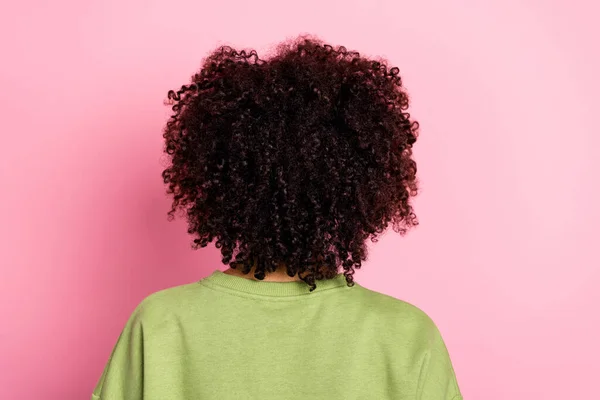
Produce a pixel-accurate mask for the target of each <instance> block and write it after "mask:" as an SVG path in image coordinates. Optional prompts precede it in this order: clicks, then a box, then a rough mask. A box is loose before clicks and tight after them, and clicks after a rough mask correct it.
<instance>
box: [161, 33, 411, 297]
mask: <svg viewBox="0 0 600 400" xmlns="http://www.w3.org/2000/svg"><path fill="white" fill-rule="evenodd" d="M276 50H277V51H276V53H275V54H274V55H273V56H271V57H270V58H268V59H267V60H262V59H260V58H259V57H258V55H257V52H256V51H255V50H249V51H247V50H241V51H236V50H234V49H232V48H231V47H230V46H221V47H218V48H217V49H216V50H213V51H212V52H211V53H210V55H209V56H207V57H206V58H205V59H204V60H203V63H202V67H201V69H200V70H199V72H197V73H196V74H194V75H193V76H192V78H191V83H190V84H187V85H183V86H182V87H181V89H179V90H177V91H174V90H171V91H169V92H168V100H167V102H168V104H170V105H172V110H173V113H172V115H171V117H170V119H169V120H168V122H167V123H166V127H165V129H164V134H163V137H164V139H165V149H164V151H165V152H166V154H167V155H168V156H167V158H168V159H169V165H168V166H167V168H166V169H165V170H164V171H163V173H162V177H163V180H164V183H165V184H168V189H167V193H168V194H172V195H173V202H172V206H171V210H170V211H169V213H168V216H169V220H172V219H173V214H174V212H175V211H176V210H180V211H182V213H181V215H184V214H186V216H187V222H188V233H189V234H190V235H194V236H195V239H194V240H193V244H192V248H194V249H198V248H199V247H206V246H207V244H208V243H210V242H212V241H213V240H215V239H216V244H215V245H216V247H217V248H219V249H220V251H221V254H222V262H223V263H224V264H229V266H230V267H231V268H234V269H236V268H238V267H241V268H242V272H243V273H244V274H248V273H249V272H250V271H251V270H252V268H255V272H254V277H255V278H256V279H259V280H263V279H264V277H265V276H266V274H268V273H270V272H273V271H275V270H277V269H278V268H279V267H280V263H285V268H286V270H287V274H288V275H289V276H290V277H293V276H295V275H296V274H298V276H299V278H300V279H301V280H302V281H304V282H305V283H306V284H307V285H309V286H310V291H311V292H312V291H313V290H314V289H315V288H316V282H315V281H316V280H320V279H331V278H333V277H334V276H336V275H337V274H338V273H339V272H338V271H339V267H340V266H341V267H342V268H343V270H344V276H345V278H346V281H347V284H348V285H349V286H353V285H354V282H353V277H352V275H353V274H354V271H355V269H358V268H360V267H361V262H362V261H364V260H366V259H367V248H366V243H365V241H366V240H367V239H368V238H371V241H372V242H376V241H377V237H378V235H379V234H381V233H382V232H383V231H384V230H385V229H386V228H387V226H388V224H389V223H390V222H392V224H393V228H394V231H396V232H397V233H399V234H401V235H404V234H405V233H406V232H407V230H408V228H410V227H412V226H415V225H417V224H418V221H417V217H416V215H415V214H414V212H413V208H412V206H411V202H410V200H411V196H415V195H416V194H417V190H418V180H417V177H416V172H417V167H416V163H415V161H414V160H413V159H412V158H411V157H412V145H413V144H414V143H415V141H416V140H417V132H418V127H419V125H418V122H416V121H414V120H411V118H410V114H409V113H407V112H406V110H407V109H408V105H409V98H408V95H407V93H406V91H405V90H404V87H403V85H402V81H401V78H400V76H399V69H398V68H397V67H394V68H389V69H388V67H387V65H386V62H385V60H383V59H382V58H378V59H377V60H373V59H367V58H366V57H364V56H362V57H361V56H360V54H359V53H358V52H354V51H347V50H346V48H345V47H344V46H339V47H337V49H336V48H334V47H333V46H331V45H328V44H324V43H323V41H322V40H320V39H317V38H315V37H313V36H309V35H300V36H299V37H297V38H295V39H291V40H290V39H288V40H286V41H284V42H281V43H280V44H278V45H277V46H276Z"/></svg>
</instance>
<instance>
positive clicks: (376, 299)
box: [358, 285, 440, 344]
mask: <svg viewBox="0 0 600 400" xmlns="http://www.w3.org/2000/svg"><path fill="white" fill-rule="evenodd" d="M358 286H359V291H360V297H361V301H363V302H364V303H365V305H366V307H368V309H369V312H370V313H371V314H372V315H374V316H376V317H377V318H378V319H380V320H381V322H382V323H384V324H385V325H386V330H388V331H389V332H392V333H397V334H402V335H408V336H412V337H415V338H418V339H419V341H420V342H424V344H432V343H433V342H435V341H436V338H437V337H438V336H440V331H439V329H438V327H437V325H436V323H435V322H434V321H433V319H432V318H431V317H430V316H429V314H428V313H427V312H425V311H424V310H423V309H421V308H420V307H418V306H416V305H415V304H413V303H411V302H408V301H405V300H401V299H399V298H396V297H393V296H391V295H388V294H385V293H381V292H377V291H375V290H372V289H368V288H366V287H364V286H362V285H358ZM404 337H406V336H404ZM425 342H426V343H425Z"/></svg>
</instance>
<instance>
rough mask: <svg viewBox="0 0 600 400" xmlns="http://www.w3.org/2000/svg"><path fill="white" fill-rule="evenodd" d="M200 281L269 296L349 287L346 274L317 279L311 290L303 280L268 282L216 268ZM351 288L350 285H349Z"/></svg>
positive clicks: (283, 295)
mask: <svg viewBox="0 0 600 400" xmlns="http://www.w3.org/2000/svg"><path fill="white" fill-rule="evenodd" d="M199 283H201V284H206V285H208V286H211V287H213V288H215V287H221V288H227V289H230V290H235V291H238V292H244V293H247V294H249V295H258V296H268V297H290V296H298V295H305V294H309V295H310V294H314V293H320V292H323V291H325V290H330V289H335V288H343V287H348V284H347V283H346V277H345V276H344V274H341V273H340V274H337V275H336V276H335V277H334V278H332V279H326V280H321V281H316V285H317V287H316V288H315V290H313V291H312V292H310V286H308V285H307V284H306V283H305V282H302V281H292V282H266V281H256V280H252V279H248V278H243V277H241V276H236V275H229V274H226V273H224V272H223V271H221V270H215V271H214V272H213V273H212V274H210V275H209V276H207V277H206V278H204V279H202V280H201V281H200V282H199ZM348 288H349V287H348Z"/></svg>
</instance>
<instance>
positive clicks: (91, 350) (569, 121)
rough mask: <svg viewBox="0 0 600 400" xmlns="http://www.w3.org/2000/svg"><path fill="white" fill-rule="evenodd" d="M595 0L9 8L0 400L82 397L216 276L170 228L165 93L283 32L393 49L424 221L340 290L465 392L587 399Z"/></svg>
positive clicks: (594, 181)
mask: <svg viewBox="0 0 600 400" xmlns="http://www.w3.org/2000/svg"><path fill="white" fill-rule="evenodd" d="M567 3H570V4H571V6H567V5H566V4H567ZM595 4H596V2H593V1H591V0H589V1H574V2H565V1H557V0H555V1H547V0H546V1H542V0H538V1H534V0H531V1H525V0H522V1H516V0H502V1H501V0H497V1H487V2H486V1H480V0H464V1H448V0H437V1H433V0H429V1H423V0H421V1H410V2H409V1H398V0H386V1H375V0H370V1H348V0H343V1H337V0H336V1H331V0H330V1H322V0H319V1H313V0H309V1H304V2H301V3H298V2H296V3H286V2H283V1H252V2H247V1H237V2H231V1H229V2H227V1H218V2H215V5H211V4H209V3H208V2H199V1H185V2H184V1H166V0H164V1H116V0H110V1H107V0H104V1H102V2H100V1H45V2H43V1H37V2H34V1H24V2H12V3H10V4H7V5H4V4H3V7H2V11H1V12H0V15H1V17H0V18H1V19H2V20H1V21H0V22H1V24H0V26H1V29H2V35H0V37H1V39H0V40H1V41H2V46H1V48H2V55H3V57H2V58H3V61H2V67H1V68H2V74H1V75H0V79H1V92H0V93H1V94H0V96H1V97H0V105H1V108H0V110H1V113H2V129H1V132H2V145H3V149H4V151H3V152H2V155H1V156H0V167H1V176H0V178H1V183H2V189H3V190H2V193H1V195H0V201H1V207H0V221H1V222H0V229H1V231H0V234H1V238H0V239H1V240H0V246H1V247H0V263H1V264H2V270H1V282H0V312H1V321H2V322H1V325H2V327H1V328H0V398H1V399H7V400H12V399H41V398H43V399H47V400H50V399H88V398H89V397H90V394H91V391H92V389H93V386H94V385H95V383H96V381H97V379H98V377H99V375H100V373H101V370H102V368H103V366H104V363H105V362H106V360H107V358H108V356H109V353H110V351H111V349H112V346H113V345H114V343H115V341H116V339H117V337H118V335H119V332H120V330H121V329H122V327H123V325H124V323H125V321H126V319H127V318H128V316H129V314H130V313H131V311H132V310H133V308H134V307H135V305H136V304H137V303H138V302H139V301H140V300H141V299H142V298H143V297H145V296H146V295H148V294H150V293H152V292H154V291H157V290H159V289H163V288H166V287H169V286H173V285H178V284H183V283H187V282H191V281H195V280H198V279H200V278H202V277H204V276H206V275H208V274H209V273H210V272H212V271H213V270H214V269H215V268H220V269H225V266H223V265H222V264H220V261H219V260H220V258H219V253H218V252H217V250H216V249H215V248H214V247H213V248H210V249H205V250H202V251H197V252H194V251H192V250H191V248H190V238H189V237H188V236H187V234H186V226H185V221H182V220H177V222H173V223H169V222H168V221H167V218H166V212H167V211H168V207H169V199H168V198H167V197H166V195H165V194H164V186H163V184H162V181H161V177H160V173H161V171H162V164H161V151H162V137H161V129H162V126H163V124H164V122H165V120H166V116H167V113H168V108H167V107H166V106H164V105H163V103H162V102H163V100H164V99H165V97H166V94H167V91H168V90H169V89H173V88H177V87H179V85H181V84H182V83H187V81H188V78H189V76H190V75H191V74H192V73H193V72H195V70H196V68H197V67H198V66H199V64H200V61H201V59H202V58H203V57H204V56H205V55H206V52H207V51H208V50H209V49H211V48H212V47H213V46H215V45H217V44H231V45H233V46H235V47H238V46H241V47H252V48H256V49H257V50H258V51H259V54H263V52H264V51H265V50H266V49H268V47H269V46H270V45H272V44H276V43H277V42H279V41H280V40H282V39H284V38H285V37H287V36H295V35H296V34H298V33H314V34H317V35H319V36H320V37H322V38H323V39H324V40H326V41H328V42H330V43H331V44H334V45H345V46H346V47H348V48H349V49H355V50H358V51H359V52H361V53H362V54H365V55H371V56H377V55H382V56H384V57H387V58H389V59H390V63H391V65H394V66H398V67H399V68H400V70H401V74H402V75H403V77H404V80H405V83H406V86H407V88H408V90H409V91H410V93H411V94H412V99H413V111H412V113H413V115H414V116H415V117H416V118H417V119H418V120H419V121H420V122H421V137H420V139H419V141H418V142H417V145H416V148H415V149H416V150H415V154H416V157H417V161H418V162H419V173H420V177H421V181H422V188H423V189H422V193H421V194H420V196H419V197H418V198H417V200H416V202H415V206H416V210H417V213H418V215H419V217H420V221H421V225H420V226H419V227H418V228H417V229H416V230H414V231H412V232H411V233H410V234H409V235H408V236H406V237H405V238H401V237H398V236H396V235H395V234H393V231H392V230H391V229H390V230H389V233H388V234H386V235H385V236H384V237H383V238H382V239H381V240H380V242H379V243H378V244H376V245H374V244H373V245H370V248H371V253H370V259H369V261H368V262H367V263H366V264H365V265H364V269H363V270H360V271H358V272H357V274H356V278H357V280H358V281H359V282H360V283H362V284H363V285H364V286H367V287H369V288H372V289H374V290H377V291H381V292H384V293H387V294H390V295H393V296H395V297H399V298H401V299H404V300H406V301H409V302H411V303H413V304H416V305H417V306H419V307H420V308H422V309H423V310H424V311H426V312H427V313H428V314H429V315H430V316H431V317H432V318H433V319H434V320H435V321H436V322H437V324H438V326H439V328H440V330H441V331H442V334H443V335H444V337H445V340H446V343H447V346H448V348H449V350H450V353H451V357H452V360H453V362H454V365H455V370H456V373H457V376H458V379H459V384H460V386H461V388H462V391H463V394H464V396H465V399H486V400H500V399H511V400H514V399H544V400H553V399H576V398H580V399H592V398H600V397H598V396H599V395H598V391H597V388H598V373H599V372H600V371H599V367H598V365H599V364H598V357H599V353H600V341H599V340H598V338H599V336H600V332H599V331H600V329H599V328H600V312H599V311H598V306H599V305H600V295H599V294H598V288H599V287H600V272H599V268H598V267H599V266H600V260H599V257H598V247H597V243H598V236H597V226H598V224H599V222H600V213H599V211H598V204H600V191H599V188H598V182H599V181H600V179H599V177H598V170H599V168H600V161H598V158H597V157H598V145H599V144H600V143H599V142H600V141H599V139H598V132H599V128H600V126H599V123H598V117H597V116H596V115H594V112H595V111H596V109H597V108H598V106H599V103H598V93H599V92H600V83H599V81H600V79H599V78H598V71H599V70H600V59H599V56H598V47H597V46H598V45H597V40H598V37H600V29H599V28H598V24H597V22H596V21H595V18H596V16H597V15H598V12H599V11H600V10H599V9H598V8H599V7H598V6H597V5H595ZM594 237H595V239H596V240H593V238H594ZM593 245H596V246H595V248H594V247H593Z"/></svg>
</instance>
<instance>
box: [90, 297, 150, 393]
mask: <svg viewBox="0 0 600 400" xmlns="http://www.w3.org/2000/svg"><path fill="white" fill-rule="evenodd" d="M140 308H141V304H140V305H139V306H138V307H137V308H136V310H135V311H134V312H133V313H132V315H131V316H130V318H129V320H128V321H127V323H126V325H125V327H124V328H123V330H122V332H121V334H120V336H119V338H118V340H117V343H116V344H115V346H114V348H113V350H112V353H111V355H110V357H109V359H108V362H107V363H106V365H105V367H104V370H103V372H102V375H101V376H100V379H99V380H98V383H97V385H96V387H95V389H94V391H93V393H92V400H142V399H143V383H144V329H143V324H142V319H141V310H140Z"/></svg>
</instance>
